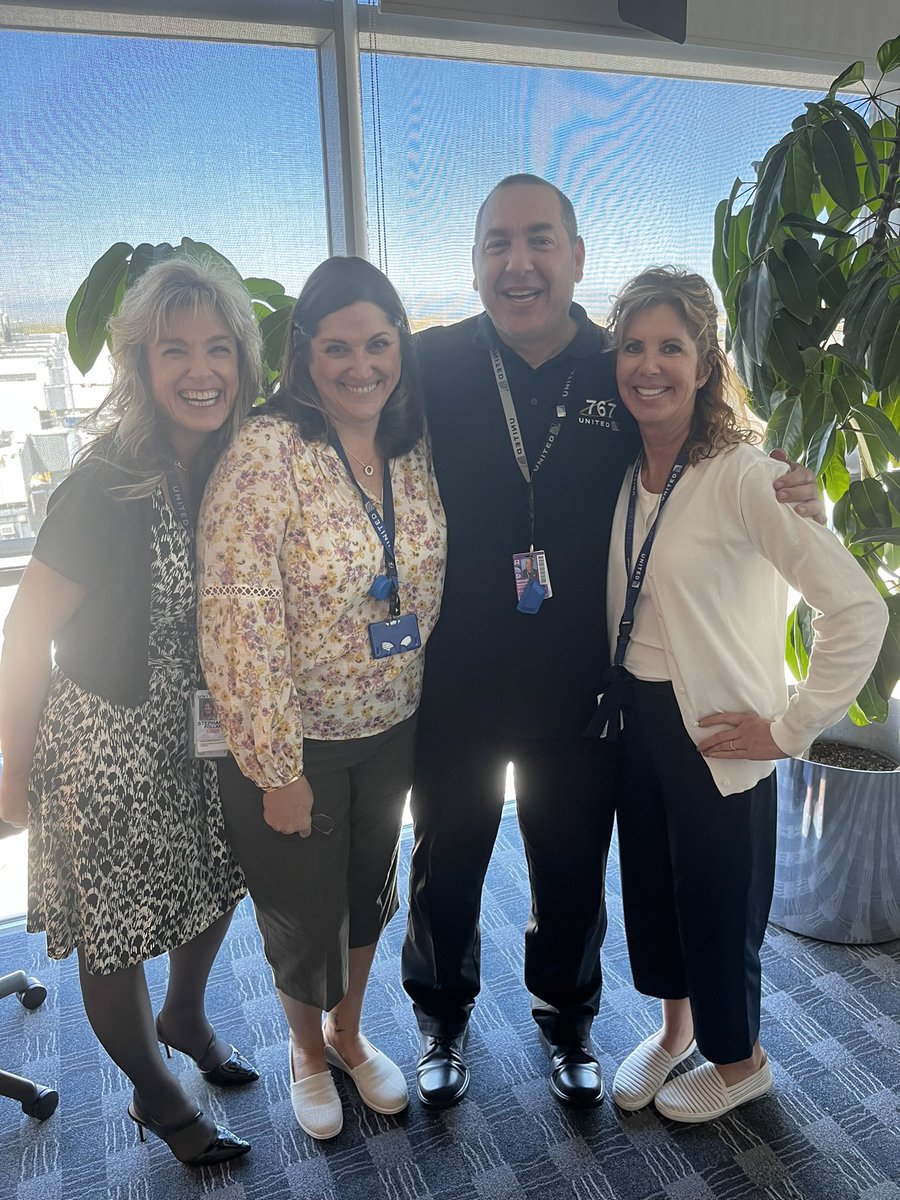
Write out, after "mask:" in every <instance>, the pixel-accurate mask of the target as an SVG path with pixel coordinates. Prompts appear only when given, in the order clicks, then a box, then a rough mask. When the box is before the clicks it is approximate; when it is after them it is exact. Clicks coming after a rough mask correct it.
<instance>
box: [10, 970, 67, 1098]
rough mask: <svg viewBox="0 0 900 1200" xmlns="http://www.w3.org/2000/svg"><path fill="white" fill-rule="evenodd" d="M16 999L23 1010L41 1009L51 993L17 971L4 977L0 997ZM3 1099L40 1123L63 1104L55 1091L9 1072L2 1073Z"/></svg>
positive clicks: (38, 981) (30, 977)
mask: <svg viewBox="0 0 900 1200" xmlns="http://www.w3.org/2000/svg"><path fill="white" fill-rule="evenodd" d="M11 995H15V996H16V998H17V999H18V1001H19V1003H20V1004H21V1005H22V1006H23V1008H28V1009H35V1008H40V1007H41V1005H42V1004H43V1003H44V1001H45V1000H46V999H47V989H46V988H45V987H44V985H43V984H42V983H41V981H40V980H39V979H35V977H34V976H33V975H26V974H25V972H24V971H13V972H12V973H11V974H9V975H3V976H0V997H2V996H11ZM0 1096H8V1097H9V1098H10V1099H11V1100H18V1102H19V1104H21V1106H22V1112H23V1113H25V1115H26V1116H27V1117H35V1118H36V1119H37V1120H38V1121H46V1120H47V1118H48V1117H50V1116H52V1115H53V1113H55V1112H56V1106H57V1104H59V1092H57V1091H55V1090H54V1089H53V1088H49V1087H44V1086H43V1085H42V1084H39V1083H32V1081H31V1080H30V1079H23V1078H22V1076H21V1075H12V1074H10V1073H9V1072H8V1071H0Z"/></svg>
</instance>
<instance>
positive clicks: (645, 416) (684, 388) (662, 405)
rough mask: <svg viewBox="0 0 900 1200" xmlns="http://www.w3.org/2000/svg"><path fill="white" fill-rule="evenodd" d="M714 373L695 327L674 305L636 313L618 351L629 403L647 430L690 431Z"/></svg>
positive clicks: (619, 377) (620, 383) (621, 381)
mask: <svg viewBox="0 0 900 1200" xmlns="http://www.w3.org/2000/svg"><path fill="white" fill-rule="evenodd" d="M708 378H709V367H708V366H707V365H706V363H702V362H701V361H700V356H699V353H698V351H697V346H696V344H695V342H694V339H693V337H692V336H691V332H690V330H689V329H688V327H687V325H685V323H684V321H683V320H682V318H681V316H680V315H679V313H678V312H677V311H676V310H675V309H674V308H673V307H672V306H671V305H670V304H665V303H663V304H655V305H654V306H653V307H652V308H645V309H642V310H641V311H640V312H638V313H636V314H635V316H634V317H632V319H631V321H630V322H629V323H628V326H627V327H626V329H625V333H624V336H623V337H622V338H621V341H620V343H619V350H618V353H617V355H616V382H617V383H618V386H619V394H620V395H621V397H622V401H623V403H624V404H625V407H626V408H627V409H628V411H629V412H630V413H631V415H632V416H633V417H634V419H635V420H636V421H637V423H638V425H639V426H640V427H641V428H642V429H647V430H648V431H649V430H651V429H652V430H653V431H654V433H655V434H660V435H665V436H667V437H672V438H675V437H677V436H678V434H679V433H680V432H681V431H682V430H683V433H684V436H687V433H688V430H689V429H690V427H691V419H692V417H693V415H694V402H695V399H696V396H697V389H698V388H699V387H702V385H703V384H704V383H705V382H706V380H707V379H708Z"/></svg>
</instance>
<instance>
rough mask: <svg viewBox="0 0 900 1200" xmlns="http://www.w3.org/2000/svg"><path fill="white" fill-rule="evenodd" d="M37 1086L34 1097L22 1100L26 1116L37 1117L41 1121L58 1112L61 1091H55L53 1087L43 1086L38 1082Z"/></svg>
mask: <svg viewBox="0 0 900 1200" xmlns="http://www.w3.org/2000/svg"><path fill="white" fill-rule="evenodd" d="M35 1087H36V1095H35V1097H34V1099H33V1100H23V1101H22V1112H23V1113H24V1114H25V1116H26V1117H36V1118H37V1120H39V1121H46V1120H47V1118H48V1117H52V1116H53V1114H54V1113H55V1112H56V1106H57V1104H59V1092H57V1091H54V1089H53V1088H46V1087H41V1086H40V1084H36V1085H35Z"/></svg>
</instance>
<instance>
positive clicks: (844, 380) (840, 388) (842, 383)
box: [830, 370, 862, 420]
mask: <svg viewBox="0 0 900 1200" xmlns="http://www.w3.org/2000/svg"><path fill="white" fill-rule="evenodd" d="M830 395H831V403H832V406H833V407H834V409H835V412H836V413H837V415H838V416H839V417H840V418H841V419H842V420H843V419H844V418H845V417H846V416H847V415H848V414H849V412H850V409H851V408H856V407H858V406H859V405H861V404H862V381H861V379H860V378H859V376H858V375H857V374H856V373H855V372H853V371H846V370H845V371H840V372H839V373H838V374H837V375H835V376H834V378H833V379H832V381H831V391H830Z"/></svg>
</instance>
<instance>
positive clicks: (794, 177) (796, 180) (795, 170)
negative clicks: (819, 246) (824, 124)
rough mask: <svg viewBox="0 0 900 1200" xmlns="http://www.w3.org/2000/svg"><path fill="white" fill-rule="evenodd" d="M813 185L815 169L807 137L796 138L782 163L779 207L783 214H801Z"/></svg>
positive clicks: (807, 202)
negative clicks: (782, 176) (782, 171)
mask: <svg viewBox="0 0 900 1200" xmlns="http://www.w3.org/2000/svg"><path fill="white" fill-rule="evenodd" d="M814 183H815V168H814V167H813V161H812V154H811V153H810V148H809V136H808V135H806V134H804V136H802V137H798V138H797V139H796V140H795V141H794V142H793V144H792V145H791V148H790V151H789V152H788V156H787V158H786V159H785V163H784V178H783V179H782V181H781V207H782V209H783V211H784V212H803V211H804V210H805V209H806V208H807V205H808V204H809V197H810V195H811V193H812V190H813V184H814Z"/></svg>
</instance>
